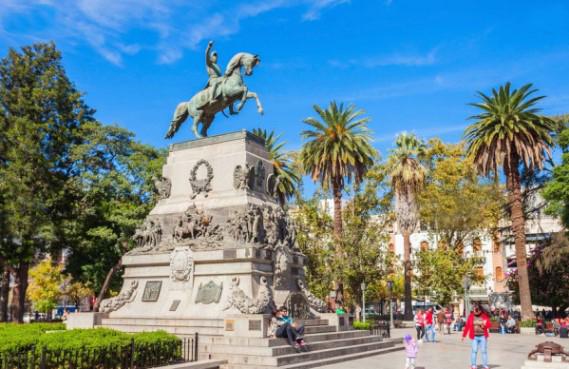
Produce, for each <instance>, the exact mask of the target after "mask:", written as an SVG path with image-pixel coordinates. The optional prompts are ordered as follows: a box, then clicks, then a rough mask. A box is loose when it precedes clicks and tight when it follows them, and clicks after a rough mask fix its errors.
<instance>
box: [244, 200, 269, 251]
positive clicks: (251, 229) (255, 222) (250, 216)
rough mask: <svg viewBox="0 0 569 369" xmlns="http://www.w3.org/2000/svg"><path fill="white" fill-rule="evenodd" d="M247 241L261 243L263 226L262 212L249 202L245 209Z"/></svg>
mask: <svg viewBox="0 0 569 369" xmlns="http://www.w3.org/2000/svg"><path fill="white" fill-rule="evenodd" d="M247 235H248V237H247V242H249V243H263V241H264V240H265V228H264V227H263V212H262V210H261V208H260V207H259V206H256V205H251V204H249V206H248V209H247Z"/></svg>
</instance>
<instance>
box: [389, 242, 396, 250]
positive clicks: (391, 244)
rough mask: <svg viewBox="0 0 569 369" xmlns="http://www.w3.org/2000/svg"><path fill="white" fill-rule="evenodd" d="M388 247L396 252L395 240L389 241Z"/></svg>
mask: <svg viewBox="0 0 569 369" xmlns="http://www.w3.org/2000/svg"><path fill="white" fill-rule="evenodd" d="M387 247H388V249H389V251H390V252H395V245H394V244H393V242H391V243H389V245H388V246H387Z"/></svg>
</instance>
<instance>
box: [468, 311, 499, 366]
mask: <svg viewBox="0 0 569 369" xmlns="http://www.w3.org/2000/svg"><path fill="white" fill-rule="evenodd" d="M491 325H492V323H490V318H488V315H487V314H486V313H485V312H483V311H482V308H481V307H480V305H474V309H472V312H471V313H470V315H469V316H468V319H467V320H466V325H465V326H464V330H463V331H462V340H463V341H464V337H466V335H467V334H468V336H469V337H470V339H471V340H472V351H471V353H470V364H471V365H472V369H476V368H477V366H476V356H477V354H478V350H480V352H481V354H482V365H483V366H484V369H489V368H490V367H489V366H488V330H489V329H490V326H491Z"/></svg>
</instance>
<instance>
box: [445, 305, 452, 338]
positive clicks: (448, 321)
mask: <svg viewBox="0 0 569 369" xmlns="http://www.w3.org/2000/svg"><path fill="white" fill-rule="evenodd" d="M445 325H446V328H447V334H450V329H451V325H452V307H451V308H450V309H449V308H446V310H445Z"/></svg>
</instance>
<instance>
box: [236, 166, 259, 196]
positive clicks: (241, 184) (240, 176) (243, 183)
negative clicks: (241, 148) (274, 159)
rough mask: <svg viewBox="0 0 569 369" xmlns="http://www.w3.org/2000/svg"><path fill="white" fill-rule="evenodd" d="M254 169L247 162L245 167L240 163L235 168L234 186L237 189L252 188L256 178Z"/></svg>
mask: <svg viewBox="0 0 569 369" xmlns="http://www.w3.org/2000/svg"><path fill="white" fill-rule="evenodd" d="M254 173H255V172H254V170H253V168H251V167H250V166H249V164H245V166H244V167H242V166H241V165H238V166H236V167H235V169H234V170H233V188H235V189H236V190H250V189H251V188H252V187H253V186H252V179H253V178H254V176H253V175H254Z"/></svg>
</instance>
